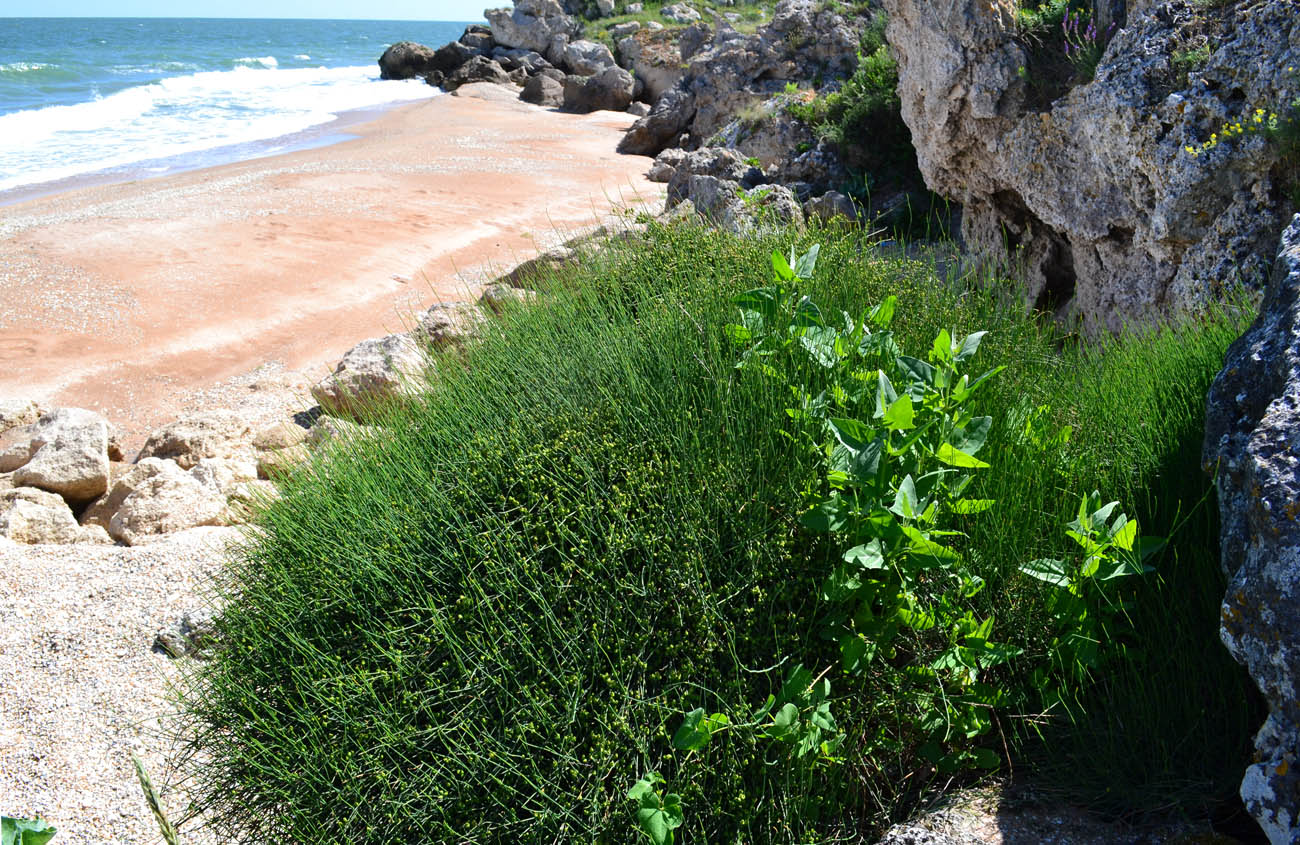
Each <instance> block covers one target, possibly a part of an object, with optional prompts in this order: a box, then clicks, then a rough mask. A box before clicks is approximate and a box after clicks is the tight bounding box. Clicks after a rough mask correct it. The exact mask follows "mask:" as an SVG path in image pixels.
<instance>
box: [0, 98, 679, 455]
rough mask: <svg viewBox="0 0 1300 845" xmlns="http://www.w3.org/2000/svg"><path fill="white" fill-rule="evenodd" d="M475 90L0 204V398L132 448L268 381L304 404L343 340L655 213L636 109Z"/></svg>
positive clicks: (404, 320)
mask: <svg viewBox="0 0 1300 845" xmlns="http://www.w3.org/2000/svg"><path fill="white" fill-rule="evenodd" d="M471 88H472V86H471ZM492 89H493V90H492V91H487V90H483V89H480V90H478V91H474V90H469V91H467V90H465V89H462V90H461V91H460V92H457V93H456V94H452V95H440V96H436V97H433V98H430V99H427V100H421V101H418V102H415V103H403V104H398V105H397V107H395V108H391V109H385V110H383V111H382V113H380V114H378V115H377V116H373V119H370V120H368V121H361V122H356V123H352V124H350V125H349V127H348V128H349V130H350V131H349V134H351V135H354V136H355V137H353V138H350V139H347V140H342V141H340V142H338V143H332V144H330V145H328V146H315V147H311V148H309V149H305V150H295V151H290V152H278V153H275V154H273V155H269V156H261V157H258V158H254V159H245V160H242V161H238V162H231V163H226V164H220V165H216V166H212V167H204V168H201V169H196V170H187V171H184V172H179V173H170V174H167V175H162V176H157V177H153V178H148V179H141V180H135V181H130V182H121V183H113V184H106V185H103V184H101V185H79V186H77V187H75V188H71V189H69V190H66V191H61V192H59V193H54V194H50V195H46V196H42V197H37V198H31V199H25V200H22V201H19V202H15V203H12V204H9V205H4V206H0V396H13V397H23V398H32V399H35V400H37V401H39V402H41V403H42V404H43V405H45V406H47V407H55V406H75V407H85V408H89V409H91V410H95V411H97V412H99V413H101V414H103V415H104V416H106V417H107V418H108V419H109V420H111V421H112V422H114V423H115V424H117V425H119V426H120V427H121V428H122V430H123V435H124V445H125V446H126V447H127V450H128V453H131V452H132V451H133V450H134V449H135V448H136V447H138V446H139V445H140V444H141V443H142V442H143V440H144V438H145V437H146V436H147V435H148V433H149V432H150V431H152V430H153V429H154V428H156V427H158V426H160V425H162V424H165V423H167V422H170V421H171V420H173V419H175V418H176V417H177V416H179V415H181V414H182V413H187V412H191V411H196V410H202V409H206V408H211V407H235V406H237V405H239V404H241V402H240V401H239V400H241V399H244V398H247V396H248V393H249V391H250V390H263V389H266V387H267V384H266V382H267V381H268V377H269V379H270V381H272V382H275V383H276V386H278V387H280V388H283V389H287V390H289V391H292V392H295V393H297V394H299V395H301V396H302V397H303V398H304V400H306V395H305V394H306V389H307V388H308V387H309V386H310V384H311V383H314V382H315V381H317V380H319V379H320V378H322V377H323V376H324V375H326V374H327V373H328V372H329V371H330V370H331V369H332V368H333V365H334V363H335V362H337V360H338V359H339V358H340V357H341V356H342V354H343V353H344V352H346V351H347V350H348V349H350V348H351V347H352V346H353V345H355V344H356V343H357V342H359V341H361V340H364V339H366V338H370V337H375V336H379V335H382V334H387V333H389V332H391V331H395V330H401V329H402V328H403V327H404V326H407V325H410V324H411V321H412V319H413V317H414V315H415V314H416V313H417V312H418V311H420V310H422V309H423V308H427V307H428V305H430V304H432V303H433V302H437V301H447V300H454V299H466V298H468V297H477V292H478V290H479V289H480V288H481V287H482V286H483V284H484V283H485V282H487V281H490V280H491V278H493V277H494V275H496V274H499V273H500V272H502V271H504V270H506V269H509V267H511V266H513V265H514V264H515V263H518V262H519V261H521V260H524V259H526V258H529V257H531V256H533V255H536V254H537V253H539V252H541V251H543V250H544V249H546V248H548V247H549V246H551V245H553V243H555V242H558V241H561V240H563V239H565V238H567V237H570V236H572V235H574V234H578V233H580V232H582V231H586V230H589V229H591V228H594V227H595V226H598V225H601V224H603V223H606V222H608V221H609V220H610V219H611V217H612V216H613V217H617V216H618V215H617V211H616V210H617V209H618V208H620V207H624V206H630V205H636V204H646V205H649V206H650V207H651V209H652V210H655V211H657V210H658V208H659V206H658V205H657V204H658V203H661V198H662V186H659V185H655V184H653V183H650V182H649V181H648V180H646V179H645V176H644V174H645V171H646V169H647V167H648V165H649V163H650V161H651V160H650V159H649V158H646V157H640V156H627V155H618V154H616V153H615V152H614V148H615V146H616V145H617V143H618V140H619V138H620V137H621V135H622V131H623V129H625V128H626V127H627V126H628V125H630V123H631V122H632V120H633V119H634V118H633V117H632V116H631V115H627V114H624V113H619V112H594V113H592V114H588V115H574V114H562V113H559V112H554V111H550V110H547V109H542V108H539V107H536V106H531V105H528V104H525V103H522V102H518V101H508V102H507V101H503V99H502V98H500V97H498V96H492V95H493V93H494V92H495V91H500V92H504V90H505V89H500V88H497V87H496V86H492ZM475 94H479V95H480V96H478V97H476V96H475ZM356 116H358V115H354V117H356ZM326 126H329V127H336V124H335V123H331V124H326ZM307 404H308V405H310V404H311V403H310V401H309V400H307Z"/></svg>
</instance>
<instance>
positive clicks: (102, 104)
mask: <svg viewBox="0 0 1300 845" xmlns="http://www.w3.org/2000/svg"><path fill="white" fill-rule="evenodd" d="M465 25H466V24H465V23H464V22H450V21H355V20H346V21H345V20H234V19H200V18H5V17H0V204H3V203H5V202H13V201H15V199H16V198H27V197H30V196H35V195H39V194H40V193H50V192H53V191H55V190H60V189H62V187H66V186H70V185H73V184H81V183H85V182H88V181H99V182H106V181H117V180H123V179H132V178H140V177H148V176H154V175H162V174H166V173H171V172H176V171H179V170H188V169H194V168H199V167H207V166H211V165H214V164H222V163H226V162H230V161H239V160H244V159H249V158H256V157H259V156H264V155H271V154H274V153H278V152H285V151H289V150H294V149H304V148H308V147H312V146H318V145H322V144H326V143H331V142H334V141H337V140H342V139H344V138H346V137H349V136H348V135H347V134H346V127H347V125H348V124H349V121H350V120H351V122H353V123H355V122H356V120H358V119H360V116H366V115H369V114H372V113H374V112H375V111H378V110H382V109H385V108H389V107H392V106H394V105H397V104H401V103H407V102H412V101H416V100H421V99H426V98H429V97H433V96H437V95H438V94H439V93H441V92H440V91H439V90H438V89H436V88H432V87H430V86H429V85H426V84H425V83H424V82H423V81H422V80H418V79H417V80H403V81H393V80H381V79H380V78H379V66H378V64H377V61H378V59H379V56H380V55H381V54H382V53H383V51H384V49H385V48H386V47H387V46H388V45H389V44H392V43H394V42H397V41H404V40H409V41H418V42H420V43H423V44H429V45H433V46H438V45H441V44H444V43H446V42H447V41H452V40H454V39H456V38H457V37H459V36H460V34H461V32H462V31H464V28H465ZM42 189H43V190H42Z"/></svg>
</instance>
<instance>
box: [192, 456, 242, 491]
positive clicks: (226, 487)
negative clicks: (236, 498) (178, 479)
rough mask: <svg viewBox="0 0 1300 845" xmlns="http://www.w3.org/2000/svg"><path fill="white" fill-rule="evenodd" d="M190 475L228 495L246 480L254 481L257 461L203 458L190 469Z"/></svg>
mask: <svg viewBox="0 0 1300 845" xmlns="http://www.w3.org/2000/svg"><path fill="white" fill-rule="evenodd" d="M190 476H191V477H192V478H193V479H194V480H195V481H197V482H199V483H200V484H202V485H204V486H206V487H209V488H211V489H212V490H214V491H216V492H217V493H219V494H220V495H222V496H229V495H230V494H231V493H232V492H233V491H234V490H235V488H236V487H238V486H239V485H240V484H242V483H244V482H246V481H256V480H257V476H258V471H257V462H256V461H254V460H252V459H240V458H204V459H203V460H201V461H199V463H198V465H197V466H195V467H194V468H193V469H191V470H190Z"/></svg>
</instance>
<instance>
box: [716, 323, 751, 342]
mask: <svg viewBox="0 0 1300 845" xmlns="http://www.w3.org/2000/svg"><path fill="white" fill-rule="evenodd" d="M723 332H724V333H725V334H726V335H727V339H728V340H730V341H731V342H732V343H734V344H735V345H736V346H744V345H746V344H748V343H749V342H750V341H752V340H753V339H754V333H753V332H752V331H750V330H749V329H747V328H745V327H744V326H742V325H739V324H737V323H731V324H729V325H727V326H726V327H725V328H724V329H723Z"/></svg>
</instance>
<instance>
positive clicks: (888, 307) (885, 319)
mask: <svg viewBox="0 0 1300 845" xmlns="http://www.w3.org/2000/svg"><path fill="white" fill-rule="evenodd" d="M897 308H898V297H896V296H887V297H885V298H884V299H883V300H881V302H880V304H879V305H877V306H876V307H875V308H872V309H871V311H869V312H868V313H867V320H868V321H869V322H871V323H872V324H874V325H876V326H879V327H880V328H882V329H887V328H889V324H890V323H892V322H893V320H894V311H895V310H896V309H897Z"/></svg>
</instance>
